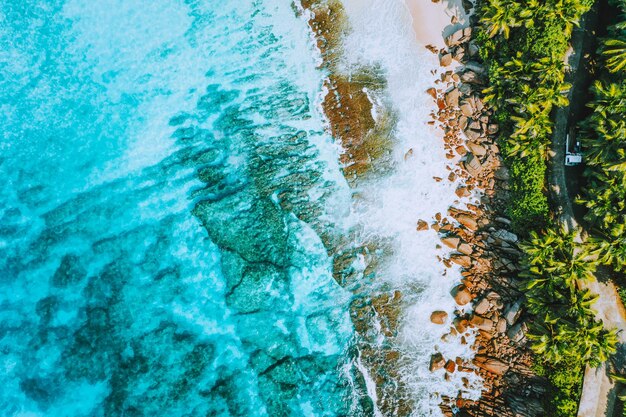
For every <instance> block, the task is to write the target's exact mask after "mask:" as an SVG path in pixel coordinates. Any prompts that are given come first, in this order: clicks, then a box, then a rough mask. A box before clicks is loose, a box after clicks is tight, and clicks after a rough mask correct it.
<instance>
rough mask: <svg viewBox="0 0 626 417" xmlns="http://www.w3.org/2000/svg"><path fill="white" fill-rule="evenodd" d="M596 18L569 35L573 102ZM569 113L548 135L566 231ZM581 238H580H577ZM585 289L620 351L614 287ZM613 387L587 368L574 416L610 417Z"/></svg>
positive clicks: (625, 342)
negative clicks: (595, 298)
mask: <svg viewBox="0 0 626 417" xmlns="http://www.w3.org/2000/svg"><path fill="white" fill-rule="evenodd" d="M595 18H597V16H595V15H594V14H593V12H592V13H590V14H589V15H588V16H586V17H585V19H583V21H582V22H581V25H580V28H578V29H576V30H574V32H573V34H572V40H571V44H572V51H571V54H570V55H569V56H568V64H569V66H570V71H569V73H568V75H567V78H568V80H567V81H568V82H570V83H571V84H572V85H573V88H572V90H571V92H570V97H569V99H570V103H572V104H577V103H578V102H577V100H579V97H577V96H578V95H580V96H581V98H583V99H584V93H582V94H581V91H584V88H585V82H584V78H585V76H584V71H585V69H584V68H582V65H583V54H584V52H583V51H584V50H585V49H586V48H585V42H586V41H588V38H589V34H586V33H585V30H586V28H587V27H593V26H594V24H593V23H594V22H593V19H595ZM571 113H572V109H571V107H570V106H567V107H564V108H560V109H557V111H556V114H555V126H554V132H553V136H552V156H551V161H550V170H549V173H548V175H549V183H550V195H551V198H552V202H553V204H554V205H555V207H556V209H555V210H556V214H557V216H558V219H559V222H560V223H561V224H562V225H563V227H564V228H565V229H566V230H567V231H572V230H576V229H577V228H578V227H579V226H578V224H577V222H576V218H575V215H574V208H573V205H572V196H570V194H569V193H568V189H567V184H568V181H567V179H568V178H567V173H568V168H566V167H565V141H566V138H567V132H568V129H569V119H570V115H571ZM580 239H582V237H581V238H580ZM588 288H589V289H590V290H591V291H592V292H594V293H595V294H598V295H599V299H598V301H597V303H596V304H595V305H594V309H595V310H596V311H597V312H598V318H599V319H602V321H603V322H604V324H605V327H606V328H608V329H612V328H618V329H621V330H622V331H620V333H619V339H620V344H621V345H622V346H621V348H620V351H622V350H623V349H625V348H626V314H625V312H624V307H623V306H622V303H621V301H620V299H619V297H618V294H617V291H616V288H615V286H614V285H613V284H612V283H610V282H606V283H604V282H593V283H591V284H589V285H588ZM616 391H617V387H616V386H615V384H614V383H613V381H612V380H611V379H610V378H609V376H608V371H607V364H606V363H605V364H602V366H600V367H598V368H596V369H594V368H590V367H587V369H586V370H585V378H584V381H583V390H582V396H581V401H580V407H579V410H578V417H613V412H614V409H615V404H616V401H617V399H616V394H617V393H616Z"/></svg>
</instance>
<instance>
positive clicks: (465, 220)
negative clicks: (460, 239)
mask: <svg viewBox="0 0 626 417" xmlns="http://www.w3.org/2000/svg"><path fill="white" fill-rule="evenodd" d="M456 220H457V221H458V222H459V223H461V224H462V225H463V226H465V227H467V228H468V229H469V230H472V231H476V230H477V229H478V222H477V221H476V219H475V218H474V217H472V216H471V215H469V214H465V213H462V214H459V215H458V216H456Z"/></svg>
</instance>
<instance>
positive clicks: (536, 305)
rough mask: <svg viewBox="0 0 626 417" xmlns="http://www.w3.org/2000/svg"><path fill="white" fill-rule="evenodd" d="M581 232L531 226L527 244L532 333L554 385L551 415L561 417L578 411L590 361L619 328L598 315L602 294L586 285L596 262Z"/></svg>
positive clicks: (610, 349)
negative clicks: (579, 239)
mask: <svg viewBox="0 0 626 417" xmlns="http://www.w3.org/2000/svg"><path fill="white" fill-rule="evenodd" d="M576 234H577V233H575V232H572V233H565V232H563V231H557V230H554V229H548V230H546V231H545V232H544V233H541V234H539V233H537V232H531V236H530V239H528V241H527V242H526V243H525V244H523V245H522V249H523V250H524V253H525V256H524V259H523V262H522V266H523V270H524V272H523V274H522V276H523V277H525V278H526V279H527V284H526V285H527V286H526V288H527V292H526V298H527V306H528V309H529V311H530V312H531V313H532V314H533V315H534V316H535V320H534V321H533V323H532V327H531V331H530V332H529V334H528V337H529V339H530V340H531V341H532V342H533V346H532V348H533V350H534V351H535V353H537V354H538V357H539V358H540V359H541V361H540V363H539V364H538V370H539V371H540V374H542V375H544V376H546V377H547V378H548V379H549V380H550V382H551V384H552V386H553V388H554V393H553V398H552V404H551V405H552V407H553V410H551V411H552V414H551V415H554V416H559V417H561V416H562V417H570V416H575V415H576V412H577V410H578V401H579V398H580V389H581V382H582V375H583V371H584V367H585V365H586V364H589V365H591V366H598V365H599V364H600V363H602V362H603V361H605V360H607V358H608V356H609V355H611V354H613V353H615V347H616V344H617V337H616V333H615V332H614V331H606V330H605V329H604V326H603V324H602V322H601V321H599V320H596V318H595V311H594V310H593V309H592V305H593V303H594V302H595V301H596V299H597V296H596V295H594V294H592V293H591V291H589V290H588V289H584V288H583V285H582V284H584V283H585V282H589V281H591V280H593V279H595V278H594V272H595V269H596V266H597V262H596V261H594V260H593V258H592V256H591V255H590V253H589V251H588V250H587V245H585V244H582V243H577V242H576ZM548 306H549V308H546V307H548Z"/></svg>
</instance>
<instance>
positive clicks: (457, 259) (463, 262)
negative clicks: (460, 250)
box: [450, 254, 472, 268]
mask: <svg viewBox="0 0 626 417" xmlns="http://www.w3.org/2000/svg"><path fill="white" fill-rule="evenodd" d="M450 260H451V261H452V262H454V263H455V264H457V265H459V266H461V267H463V268H469V267H470V266H472V258H470V257H469V256H467V255H456V254H455V255H452V256H451V257H450Z"/></svg>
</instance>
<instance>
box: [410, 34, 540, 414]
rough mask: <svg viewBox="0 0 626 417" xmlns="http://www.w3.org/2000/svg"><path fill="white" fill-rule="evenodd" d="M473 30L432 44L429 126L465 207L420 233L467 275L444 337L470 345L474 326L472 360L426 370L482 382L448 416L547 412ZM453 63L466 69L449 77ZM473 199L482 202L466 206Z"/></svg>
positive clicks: (422, 225) (438, 317)
mask: <svg viewBox="0 0 626 417" xmlns="http://www.w3.org/2000/svg"><path fill="white" fill-rule="evenodd" d="M471 32H472V31H471V28H464V29H461V30H459V31H457V32H455V33H454V34H452V35H451V36H449V37H448V38H447V39H446V45H447V48H446V49H444V50H439V51H438V50H436V49H435V48H433V47H428V48H429V49H430V50H431V51H433V52H434V53H438V54H439V57H440V63H441V66H442V67H443V71H442V73H441V76H440V78H439V79H438V80H437V81H436V88H431V89H429V90H428V91H427V93H428V94H430V95H431V96H432V97H433V99H434V100H435V102H436V104H437V112H436V113H433V114H432V117H433V120H432V122H431V124H433V125H437V126H439V127H441V128H442V129H443V131H444V141H445V149H446V155H447V157H448V159H450V160H451V162H452V163H453V164H451V165H450V166H448V169H449V171H450V173H449V175H448V180H449V181H452V182H455V183H459V184H460V185H459V186H458V188H457V190H456V193H457V195H458V196H459V198H463V202H461V200H459V207H450V208H449V210H448V212H447V213H446V214H445V215H444V214H441V213H438V214H437V215H436V216H435V219H434V222H433V223H432V224H430V225H429V224H428V222H426V221H423V220H421V221H420V222H419V223H418V225H417V229H418V230H423V229H426V228H428V227H431V228H433V229H435V230H436V231H437V232H439V234H440V236H441V242H442V244H443V245H444V246H446V247H448V248H450V249H452V250H453V252H452V253H451V255H450V256H449V257H448V258H446V259H442V262H443V263H444V264H445V265H446V266H448V267H450V266H452V265H453V264H456V265H459V266H460V267H461V269H462V277H463V278H462V282H461V283H460V284H459V285H458V286H456V287H455V288H454V289H453V291H452V294H451V295H452V296H453V297H454V299H455V301H456V303H457V304H458V305H459V309H458V310H457V311H456V312H455V317H454V318H453V320H452V326H451V327H450V331H449V333H448V334H452V335H459V334H460V335H462V337H461V342H462V343H467V342H466V336H469V333H468V329H475V332H476V336H477V337H476V339H475V343H474V345H473V346H472V349H473V350H474V351H475V357H474V359H473V361H472V363H464V362H463V361H462V360H460V359H459V358H455V359H454V360H453V359H447V358H444V357H443V356H442V355H441V354H440V353H435V354H433V355H432V357H431V363H430V368H431V371H436V370H439V369H442V368H444V369H445V370H446V377H448V373H452V372H459V371H463V372H477V373H478V374H479V375H480V376H481V377H482V378H483V380H484V389H483V393H482V396H481V398H480V399H479V400H478V401H469V400H466V399H464V398H463V393H462V392H459V395H458V397H457V398H455V399H448V400H449V401H446V402H445V403H444V404H443V405H442V409H443V411H444V413H445V414H446V415H452V414H453V413H452V408H451V406H452V405H455V406H456V408H457V409H458V410H460V411H458V414H457V415H463V416H494V415H497V416H503V417H508V416H511V417H512V416H529V417H530V416H538V415H541V414H542V413H543V412H544V410H543V409H542V406H541V404H542V396H543V395H544V394H545V389H544V387H545V382H544V381H543V380H542V379H541V378H538V377H536V376H535V375H534V373H533V372H532V370H531V364H532V359H533V356H532V352H531V350H530V346H529V343H528V340H527V337H526V332H527V330H528V325H527V323H526V321H525V320H526V317H525V314H524V304H523V283H522V281H521V280H519V278H518V273H519V271H518V267H517V265H518V264H519V259H520V257H521V255H522V254H521V251H520V249H519V248H518V237H517V236H516V235H515V234H514V233H512V232H511V230H510V226H511V222H510V220H509V219H507V218H506V217H505V216H503V215H501V214H499V213H503V212H504V206H505V201H506V199H507V196H508V186H507V180H508V173H507V170H506V168H505V167H504V166H503V164H502V158H501V156H500V154H499V150H498V145H497V143H496V135H497V133H498V125H497V124H496V123H494V122H493V121H492V116H493V111H492V110H491V109H490V108H489V106H487V105H486V104H485V103H484V102H483V100H482V97H481V90H482V89H483V88H484V86H485V83H486V72H485V70H484V69H483V67H482V66H481V65H480V64H479V63H478V62H477V61H476V60H477V59H478V48H476V47H475V45H474V44H473V43H472V41H471ZM453 60H456V61H458V62H459V63H460V64H461V65H459V66H458V68H456V69H455V70H449V69H448V66H449V65H450V64H451V63H452V61H453ZM435 179H436V180H438V181H443V179H442V178H435ZM470 198H475V200H476V201H474V202H473V203H471V202H467V200H469V199H470ZM470 303H473V309H472V311H471V312H467V310H469V309H465V308H463V307H464V306H469V304H470ZM444 314H445V313H444V312H441V311H435V312H433V314H432V316H431V321H432V322H433V323H436V324H441V325H444V324H445V323H446V322H447V315H445V316H444ZM448 334H446V335H444V337H448Z"/></svg>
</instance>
